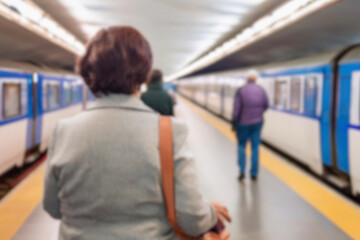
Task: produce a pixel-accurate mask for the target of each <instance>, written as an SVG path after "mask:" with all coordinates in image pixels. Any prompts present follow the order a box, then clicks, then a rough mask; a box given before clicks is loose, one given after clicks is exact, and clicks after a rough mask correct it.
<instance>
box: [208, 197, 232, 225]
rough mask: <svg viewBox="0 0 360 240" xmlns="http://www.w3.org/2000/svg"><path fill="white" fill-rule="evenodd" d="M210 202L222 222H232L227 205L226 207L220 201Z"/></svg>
mask: <svg viewBox="0 0 360 240" xmlns="http://www.w3.org/2000/svg"><path fill="white" fill-rule="evenodd" d="M210 204H211V206H213V207H214V209H215V211H216V213H217V216H218V218H219V219H220V220H221V221H222V222H231V217H230V214H229V211H228V209H227V207H225V206H224V205H222V204H220V203H218V202H210Z"/></svg>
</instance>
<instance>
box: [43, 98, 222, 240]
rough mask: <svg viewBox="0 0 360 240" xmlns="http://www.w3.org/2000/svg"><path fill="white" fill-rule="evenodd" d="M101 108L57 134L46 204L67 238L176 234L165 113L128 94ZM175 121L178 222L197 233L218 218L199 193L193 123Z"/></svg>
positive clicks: (168, 236)
mask: <svg viewBox="0 0 360 240" xmlns="http://www.w3.org/2000/svg"><path fill="white" fill-rule="evenodd" d="M109 107H110V108H109ZM118 107H122V108H124V107H125V108H127V109H121V108H118ZM95 108H101V109H97V110H88V111H85V112H82V113H80V114H78V115H76V116H75V117H72V118H70V119H66V120H62V121H60V122H59V123H58V124H57V126H56V128H55V129H54V133H53V135H52V139H51V143H50V146H49V150H48V167H47V171H46V177H45V192H44V199H43V205H44V208H45V210H46V211H47V212H48V213H49V214H50V215H51V216H53V217H54V218H58V219H61V225H60V233H59V239H61V240H65V239H66V240H70V239H71V240H72V239H77V240H82V239H84V240H85V239H86V240H107V239H109V240H110V239H116V240H117V239H126V240H128V239H141V240H144V239H146V240H151V239H154V240H155V239H156V240H159V239H160V240H161V239H176V237H175V235H174V232H173V229H172V227H171V225H170V223H169V222H168V221H167V219H166V209H165V205H164V198H163V194H162V187H161V186H162V183H161V173H160V159H159V146H158V145H159V144H158V143H159V140H158V132H159V129H158V115H157V114H156V113H155V112H153V111H152V110H151V109H150V108H148V107H147V106H146V105H145V104H143V103H142V102H141V100H139V99H137V98H135V97H131V96H128V95H120V94H114V95H109V96H106V97H102V98H100V99H98V101H97V102H96V106H95ZM172 121H173V136H174V159H175V178H176V179H175V189H176V210H177V219H178V223H179V225H180V226H181V227H182V229H183V230H184V231H185V232H186V233H188V234H190V235H193V236H197V235H199V234H201V233H203V232H205V231H207V230H209V229H210V228H211V227H213V226H214V225H215V224H216V221H217V218H216V214H215V211H214V209H213V208H212V207H211V206H210V204H209V202H208V201H207V200H205V199H204V198H203V196H202V195H201V193H200V191H199V188H198V185H197V179H196V171H195V167H194V160H193V156H192V154H191V152H190V151H189V148H188V145H187V143H186V138H187V128H186V126H185V125H184V124H183V123H181V122H180V121H179V120H177V119H173V120H172Z"/></svg>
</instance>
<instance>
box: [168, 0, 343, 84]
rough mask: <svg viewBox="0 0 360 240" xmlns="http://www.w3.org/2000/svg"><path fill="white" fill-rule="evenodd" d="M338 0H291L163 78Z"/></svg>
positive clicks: (186, 70)
mask: <svg viewBox="0 0 360 240" xmlns="http://www.w3.org/2000/svg"><path fill="white" fill-rule="evenodd" d="M338 1H341V0H291V1H289V2H287V3H285V4H283V5H282V6H280V7H279V8H277V9H276V10H275V11H273V12H272V13H271V14H269V15H267V16H265V17H263V18H261V19H259V20H258V21H256V22H255V23H254V24H252V25H251V26H249V27H248V28H246V29H245V30H243V31H242V32H241V33H239V34H238V35H236V37H235V38H233V39H231V40H229V41H227V42H225V43H224V44H223V45H222V46H221V47H218V48H217V49H216V50H215V51H212V52H210V53H208V54H206V55H205V56H203V57H202V58H200V59H199V60H197V61H195V62H193V63H192V64H190V65H188V66H186V67H184V68H183V69H181V71H178V72H176V73H174V74H172V75H170V76H167V77H166V78H165V79H166V81H172V80H175V79H178V78H181V77H183V76H185V75H188V74H191V73H193V72H195V71H198V70H200V69H202V68H204V67H207V66H209V65H211V64H212V63H214V62H216V61H218V60H220V59H221V58H224V57H226V56H228V55H230V54H232V53H234V52H236V51H238V50H239V49H241V48H244V47H245V46H247V45H249V44H251V43H252V42H254V41H258V40H259V39H261V38H264V37H266V36H268V35H270V34H272V33H274V32H275V31H278V30H279V29H282V28H284V27H286V26H288V25H290V24H292V23H294V22H295V21H298V20H299V19H302V18H304V17H305V16H308V15H310V14H312V13H314V12H316V11H318V10H320V9H322V8H324V7H326V6H329V5H330V4H333V3H335V2H338Z"/></svg>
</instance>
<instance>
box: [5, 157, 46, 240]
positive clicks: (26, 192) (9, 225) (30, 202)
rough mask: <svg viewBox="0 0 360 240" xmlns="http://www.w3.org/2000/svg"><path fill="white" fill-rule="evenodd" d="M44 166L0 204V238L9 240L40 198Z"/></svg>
mask: <svg viewBox="0 0 360 240" xmlns="http://www.w3.org/2000/svg"><path fill="white" fill-rule="evenodd" d="M44 170H45V164H44V163H42V165H40V166H39V167H38V169H36V170H35V172H34V173H32V174H31V175H30V176H28V178H27V179H26V180H25V182H23V183H20V185H19V186H18V187H17V188H16V189H14V190H13V192H11V193H10V195H9V196H7V197H6V198H4V199H3V200H2V201H1V202H0V238H1V240H10V239H12V238H13V237H14V235H15V234H16V232H17V231H18V230H19V229H20V227H21V226H22V225H23V223H24V222H25V221H26V219H27V218H28V217H29V215H30V214H31V213H32V211H33V210H34V209H35V207H36V206H37V205H38V204H39V202H40V201H41V198H42V192H43V182H44Z"/></svg>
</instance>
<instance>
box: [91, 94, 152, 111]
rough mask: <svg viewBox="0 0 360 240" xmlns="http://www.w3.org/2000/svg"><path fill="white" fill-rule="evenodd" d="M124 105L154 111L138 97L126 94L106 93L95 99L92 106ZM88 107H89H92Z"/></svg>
mask: <svg viewBox="0 0 360 240" xmlns="http://www.w3.org/2000/svg"><path fill="white" fill-rule="evenodd" d="M103 107H124V108H129V109H131V108H132V109H134V110H136V109H138V110H142V111H148V112H155V111H154V110H152V109H151V108H149V107H148V106H146V105H145V104H144V103H143V102H142V101H141V100H140V99H139V98H137V97H134V96H132V95H128V94H108V95H103V96H101V97H99V98H97V99H96V101H95V103H94V107H92V108H103ZM92 108H90V109H92Z"/></svg>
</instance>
